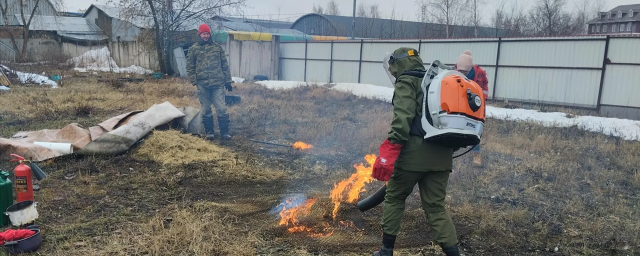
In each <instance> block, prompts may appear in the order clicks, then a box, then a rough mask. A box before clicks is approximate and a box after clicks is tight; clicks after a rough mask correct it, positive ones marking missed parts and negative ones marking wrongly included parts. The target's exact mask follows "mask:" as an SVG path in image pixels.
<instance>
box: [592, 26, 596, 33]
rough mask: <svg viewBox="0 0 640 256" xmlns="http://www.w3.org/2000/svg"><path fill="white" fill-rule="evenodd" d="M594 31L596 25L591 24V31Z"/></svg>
mask: <svg viewBox="0 0 640 256" xmlns="http://www.w3.org/2000/svg"><path fill="white" fill-rule="evenodd" d="M595 32H596V25H593V26H591V33H595Z"/></svg>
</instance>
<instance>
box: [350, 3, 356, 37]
mask: <svg viewBox="0 0 640 256" xmlns="http://www.w3.org/2000/svg"><path fill="white" fill-rule="evenodd" d="M355 38H356V0H353V24H351V40H353V39H355Z"/></svg>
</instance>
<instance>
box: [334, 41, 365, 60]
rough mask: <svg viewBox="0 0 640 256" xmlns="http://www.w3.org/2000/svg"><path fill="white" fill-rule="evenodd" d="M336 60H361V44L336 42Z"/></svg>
mask: <svg viewBox="0 0 640 256" xmlns="http://www.w3.org/2000/svg"><path fill="white" fill-rule="evenodd" d="M333 59H334V60H360V43H359V42H358V43H353V42H351V43H349V42H339V43H338V42H336V43H334V44H333Z"/></svg>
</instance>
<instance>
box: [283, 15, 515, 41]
mask: <svg viewBox="0 0 640 256" xmlns="http://www.w3.org/2000/svg"><path fill="white" fill-rule="evenodd" d="M314 18H321V19H326V20H327V21H329V23H330V24H331V25H332V26H333V28H334V29H335V32H336V34H335V35H332V36H346V37H350V36H351V28H352V25H353V17H349V16H335V15H322V14H315V13H312V14H306V15H304V16H302V17H300V18H298V20H296V22H294V24H293V25H292V28H296V29H298V28H297V27H296V26H304V25H301V24H304V22H305V19H314ZM445 27H446V26H445V25H443V24H435V23H422V22H415V21H400V20H390V19H376V18H365V17H356V18H355V37H359V38H381V39H411V38H423V37H426V36H429V37H431V38H433V37H446V31H445ZM449 30H450V32H451V33H452V34H453V35H454V36H460V35H465V36H471V35H473V34H474V28H473V27H468V26H457V25H453V26H449ZM478 30H479V33H478V34H479V36H482V37H488V36H504V35H505V34H506V31H505V30H498V33H496V29H495V28H487V27H479V29H478ZM303 32H304V31H303ZM307 32H308V31H307Z"/></svg>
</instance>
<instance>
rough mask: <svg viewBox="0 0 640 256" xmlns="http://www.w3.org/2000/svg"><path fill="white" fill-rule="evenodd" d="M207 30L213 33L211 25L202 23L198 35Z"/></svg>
mask: <svg viewBox="0 0 640 256" xmlns="http://www.w3.org/2000/svg"><path fill="white" fill-rule="evenodd" d="M204 32H207V33H209V34H211V28H210V27H209V25H207V24H202V25H200V27H198V35H200V34H202V33H204Z"/></svg>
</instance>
